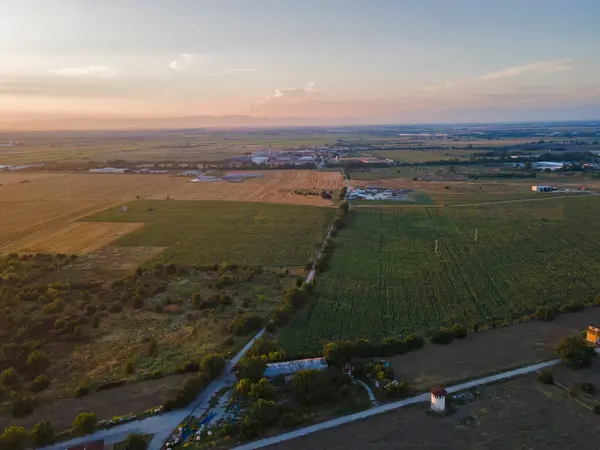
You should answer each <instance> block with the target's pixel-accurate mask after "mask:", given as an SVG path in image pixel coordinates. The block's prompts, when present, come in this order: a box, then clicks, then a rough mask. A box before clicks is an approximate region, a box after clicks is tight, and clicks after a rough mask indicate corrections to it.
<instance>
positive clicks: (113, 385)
mask: <svg viewBox="0 0 600 450" xmlns="http://www.w3.org/2000/svg"><path fill="white" fill-rule="evenodd" d="M126 382H127V380H113V381H107V382H106V383H102V384H99V385H98V386H96V392H99V391H106V390H108V389H113V388H116V387H119V386H123V385H124V384H125V383H126Z"/></svg>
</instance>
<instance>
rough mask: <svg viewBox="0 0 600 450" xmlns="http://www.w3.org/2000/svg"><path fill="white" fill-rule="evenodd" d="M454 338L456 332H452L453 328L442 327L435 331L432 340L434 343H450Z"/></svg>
mask: <svg viewBox="0 0 600 450" xmlns="http://www.w3.org/2000/svg"><path fill="white" fill-rule="evenodd" d="M453 340H454V334H453V333H452V330H451V329H449V328H440V329H439V330H438V331H436V332H435V333H433V335H432V336H431V338H430V341H431V342H432V343H433V344H442V345H448V344H449V343H451V342H452V341H453Z"/></svg>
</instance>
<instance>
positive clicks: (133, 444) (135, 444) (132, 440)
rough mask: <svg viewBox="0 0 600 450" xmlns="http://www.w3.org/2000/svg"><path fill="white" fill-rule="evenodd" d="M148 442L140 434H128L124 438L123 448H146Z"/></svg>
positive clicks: (142, 449)
mask: <svg viewBox="0 0 600 450" xmlns="http://www.w3.org/2000/svg"><path fill="white" fill-rule="evenodd" d="M147 447H148V442H147V441H146V438H145V437H144V436H143V435H142V434H130V435H129V436H127V439H125V448H126V449H127V450H146V448H147Z"/></svg>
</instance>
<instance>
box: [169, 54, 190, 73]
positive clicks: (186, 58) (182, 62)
mask: <svg viewBox="0 0 600 450" xmlns="http://www.w3.org/2000/svg"><path fill="white" fill-rule="evenodd" d="M195 60H196V56H194V55H192V54H191V53H181V54H180V55H179V56H178V57H177V59H175V60H173V61H171V62H170V63H169V67H170V68H171V69H173V70H188V69H189V68H190V67H192V66H193V65H194V61H195Z"/></svg>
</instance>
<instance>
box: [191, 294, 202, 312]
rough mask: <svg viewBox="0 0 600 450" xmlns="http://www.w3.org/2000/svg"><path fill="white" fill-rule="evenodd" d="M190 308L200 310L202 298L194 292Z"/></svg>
mask: <svg viewBox="0 0 600 450" xmlns="http://www.w3.org/2000/svg"><path fill="white" fill-rule="evenodd" d="M191 303H192V308H194V309H202V308H201V305H202V296H201V295H200V294H198V293H196V292H194V293H193V294H192V298H191Z"/></svg>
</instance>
